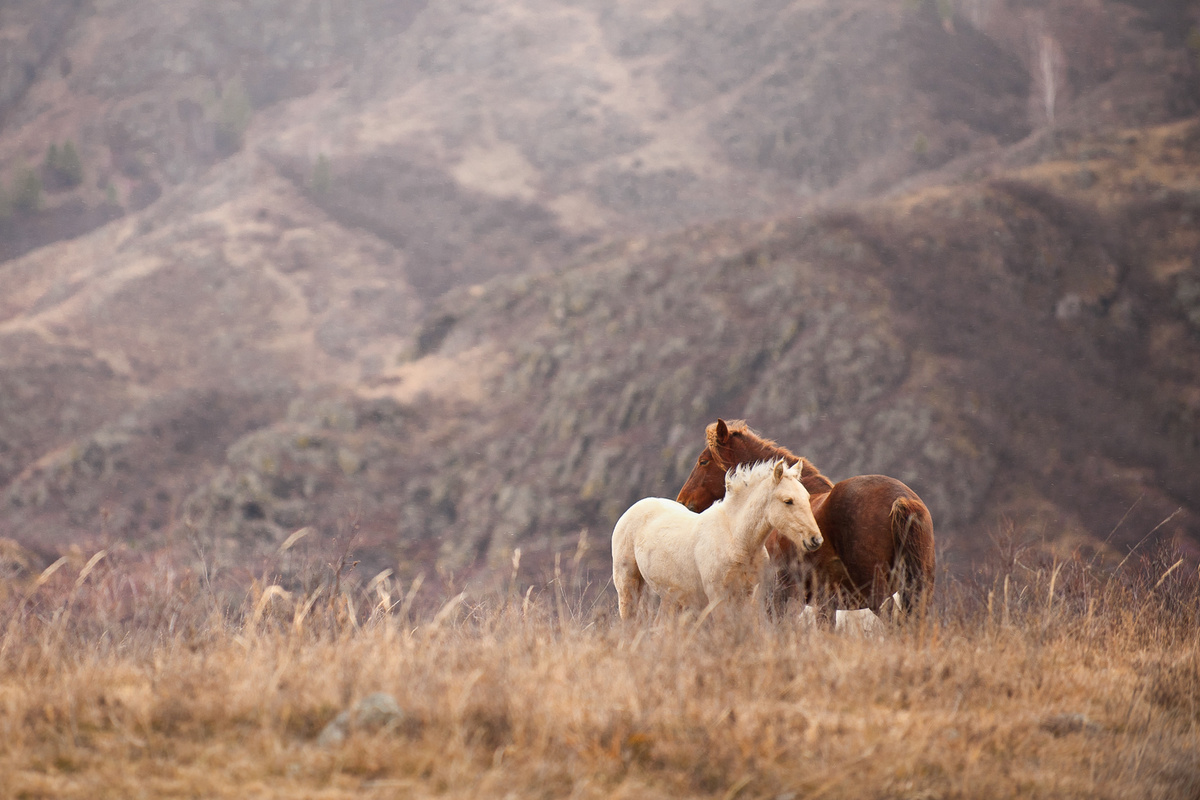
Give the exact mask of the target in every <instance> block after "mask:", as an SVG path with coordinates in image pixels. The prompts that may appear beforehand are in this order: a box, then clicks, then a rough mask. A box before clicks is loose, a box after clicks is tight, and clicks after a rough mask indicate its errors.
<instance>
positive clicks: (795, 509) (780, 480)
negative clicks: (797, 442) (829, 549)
mask: <svg viewBox="0 0 1200 800" xmlns="http://www.w3.org/2000/svg"><path fill="white" fill-rule="evenodd" d="M800 470H801V464H800V463H797V464H796V465H795V466H794V467H789V466H788V465H787V462H785V461H782V460H780V461H776V462H775V465H774V468H773V469H772V472H771V477H770V479H769V480H770V483H771V484H772V486H771V498H770V500H768V501H767V522H769V523H770V524H771V527H772V528H774V529H775V530H777V531H779V533H780V534H781V535H782V536H783V537H784V538H786V539H789V540H791V542H792V543H793V544H795V545H796V546H797V547H799V548H800V549H801V550H802V551H807V552H810V553H811V552H812V551H814V550H816V549H817V548H818V547H820V546H821V542H822V541H823V539H822V538H821V530H820V529H819V528H818V527H817V520H816V517H814V516H813V510H812V505H811V504H810V502H809V494H808V489H805V488H804V484H803V483H801V482H800Z"/></svg>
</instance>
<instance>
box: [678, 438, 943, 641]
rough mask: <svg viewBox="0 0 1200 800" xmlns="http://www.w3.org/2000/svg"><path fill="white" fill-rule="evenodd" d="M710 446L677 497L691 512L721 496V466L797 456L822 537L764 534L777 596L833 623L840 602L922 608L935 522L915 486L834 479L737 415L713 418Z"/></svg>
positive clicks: (929, 586)
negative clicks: (795, 540)
mask: <svg viewBox="0 0 1200 800" xmlns="http://www.w3.org/2000/svg"><path fill="white" fill-rule="evenodd" d="M705 433H706V438H707V441H708V443H707V445H706V446H705V448H704V450H703V451H701V453H700V456H699V458H697V459H696V466H695V467H693V468H692V474H691V475H689V476H688V479H687V482H686V483H684V485H683V489H681V490H680V492H679V496H678V498H676V499H677V500H678V501H679V502H680V503H683V504H684V505H685V506H687V507H688V508H689V509H691V510H692V511H697V512H699V511H703V510H704V509H705V508H708V507H709V506H710V505H712V504H713V503H714V502H716V501H717V500H719V499H720V498H721V497H723V496H724V494H725V472H726V470H728V469H730V468H732V467H735V466H737V465H738V464H744V463H747V462H755V461H768V460H771V459H775V458H784V459H787V461H788V463H789V464H795V463H797V462H800V463H801V464H802V465H803V466H802V467H801V473H800V481H801V483H803V484H804V485H805V488H807V489H808V491H809V493H810V494H811V495H812V497H811V502H812V510H813V515H814V516H815V517H816V519H817V526H818V527H819V528H820V529H821V535H822V537H823V538H824V543H823V544H822V545H821V547H820V548H818V549H817V550H816V552H813V553H803V554H802V553H800V552H799V551H798V550H797V549H796V547H795V545H793V544H791V543H790V542H788V541H786V540H784V539H782V538H781V537H778V536H769V537H768V538H767V542H766V547H767V552H768V553H769V555H770V558H771V563H772V564H774V565H775V568H776V576H777V581H778V594H777V596H776V601H777V602H783V603H786V601H787V599H788V598H790V597H793V596H798V595H799V592H800V589H801V587H803V589H804V600H805V602H806V603H810V604H814V605H816V610H817V617H818V619H819V620H820V621H821V623H822V624H824V625H826V626H832V625H833V623H834V619H835V612H836V610H837V609H838V608H843V609H847V610H852V609H860V608H869V609H871V611H873V612H874V613H875V614H879V611H880V608H881V607H882V606H883V604H884V603H885V602H886V601H887V600H888V599H889V598H890V597H891V596H892V595H893V594H895V593H896V592H897V591H899V593H900V608H901V610H902V611H903V612H905V613H909V612H912V611H913V610H915V609H917V608H919V607H920V606H921V604H922V603H923V602H924V601H925V599H926V596H927V595H928V594H929V593H931V592H932V591H933V582H934V574H933V568H934V553H933V520H932V518H931V517H930V515H929V509H928V508H927V507H926V506H925V504H924V503H923V502H921V498H919V497H917V494H916V492H914V491H913V490H912V489H910V488H908V487H907V486H905V485H904V484H903V483H901V482H900V481H898V480H896V479H895V478H889V477H887V476H885V475H859V476H857V477H854V478H847V479H846V480H844V481H840V482H838V483H836V484H834V483H831V482H830V481H829V479H828V478H826V477H825V476H824V475H822V474H821V473H820V471H819V470H818V469H817V468H816V467H815V466H813V465H812V463H811V462H809V461H808V459H805V458H799V457H797V456H795V455H793V454H792V453H791V452H789V451H788V450H787V449H786V448H784V447H781V446H780V445H778V444H776V443H775V442H772V441H770V440H769V439H763V438H762V437H760V436H759V435H758V434H756V433H755V432H754V431H752V430H750V429H749V428H748V427H746V423H745V422H743V421H741V420H736V421H732V422H728V423H727V422H725V420H722V419H718V420H717V421H716V422H714V423H713V424H711V425H709V426H708V428H707V430H706V431H705Z"/></svg>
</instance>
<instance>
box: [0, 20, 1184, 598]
mask: <svg viewBox="0 0 1200 800" xmlns="http://www.w3.org/2000/svg"><path fill="white" fill-rule="evenodd" d="M0 187H2V191H0V259H2V260H0V539H9V540H12V541H13V542H15V543H16V544H17V549H15V550H12V551H13V552H18V551H20V552H21V553H23V554H24V555H22V556H21V557H20V559H16V558H15V557H14V560H13V561H12V565H7V562H6V566H5V569H6V570H8V569H18V568H19V569H31V570H36V569H37V568H38V566H37V565H38V564H42V565H44V563H48V562H49V561H50V560H53V559H54V558H57V557H58V554H60V553H63V552H68V551H69V550H70V548H72V547H77V548H82V550H84V551H87V550H88V549H89V548H98V547H101V546H106V547H115V546H124V547H126V548H128V549H129V550H131V551H140V552H146V553H162V554H164V557H169V558H173V559H176V560H178V561H179V562H180V563H183V564H188V565H190V564H193V563H195V562H197V561H203V562H204V563H205V567H206V569H208V568H211V569H214V570H218V571H227V572H228V573H229V574H231V575H235V576H237V575H241V573H240V572H239V571H240V570H248V571H250V572H254V571H257V570H260V569H270V570H272V571H276V572H282V573H287V572H288V570H289V569H292V568H293V567H292V566H291V565H290V562H288V561H287V558H290V557H291V556H290V555H288V556H286V557H284V556H279V555H278V549H279V546H280V544H281V543H282V542H284V541H285V540H287V539H288V537H289V536H291V535H292V534H293V533H294V532H295V531H297V530H299V529H304V528H310V529H311V531H312V532H311V533H310V534H309V535H307V536H305V537H304V538H303V539H302V540H301V543H300V544H299V545H297V547H296V548H295V551H297V552H300V551H305V549H306V548H307V552H308V553H310V554H311V553H326V552H332V551H334V550H336V549H337V548H338V547H344V546H345V544H346V542H347V540H350V539H352V548H353V551H354V553H355V557H356V558H359V559H361V560H362V562H363V566H362V567H361V568H360V569H361V570H362V572H364V573H367V572H369V571H370V570H375V571H378V570H381V569H384V568H393V569H396V570H397V571H398V572H400V573H401V574H406V575H415V574H418V573H421V572H427V573H430V574H432V573H433V572H434V571H437V572H439V573H441V574H446V575H448V574H450V573H455V574H457V575H459V576H471V575H477V574H480V575H483V574H490V573H491V572H493V571H495V570H500V574H507V570H509V569H511V563H512V554H513V551H514V549H515V548H518V547H519V548H521V549H522V551H523V553H524V558H525V560H524V562H523V564H524V565H525V568H526V569H527V570H530V571H531V572H530V574H537V570H545V569H548V568H549V567H548V565H550V564H552V563H553V558H554V556H555V554H556V553H565V554H567V555H568V556H570V557H578V558H580V559H586V560H587V564H589V565H591V566H593V567H595V569H596V570H597V572H598V574H601V575H602V574H604V572H605V571H606V569H607V566H606V559H607V540H608V536H609V533H610V532H611V526H612V523H613V522H614V521H615V519H616V517H617V516H618V515H619V514H620V513H621V512H622V511H623V510H624V509H625V508H626V507H627V506H628V505H629V504H630V503H632V502H633V501H635V500H636V499H638V498H640V497H643V496H647V495H664V496H671V497H673V496H674V495H675V493H676V492H677V491H678V489H679V487H680V485H681V484H682V482H683V479H684V478H685V477H686V475H687V473H688V471H689V470H690V468H691V464H692V462H693V460H694V458H695V455H696V453H697V452H698V450H699V449H700V447H701V446H702V443H703V430H704V426H705V425H706V424H707V423H708V422H711V421H713V420H714V419H715V418H716V417H717V416H724V417H727V418H746V419H747V421H748V422H749V424H750V425H751V426H752V427H754V428H755V429H757V430H759V431H760V432H762V433H764V434H765V435H768V436H770V437H772V438H775V439H777V440H779V441H780V442H781V443H783V444H785V445H787V446H788V447H789V448H790V449H792V450H794V451H795V452H797V453H801V454H804V455H806V456H807V457H809V458H810V459H811V460H812V461H814V462H815V463H816V464H817V465H818V466H819V467H820V468H821V469H822V471H824V472H825V473H826V474H828V475H829V476H830V477H831V478H833V479H834V480H838V479H842V478H846V477H849V476H851V475H854V474H861V473H871V472H881V473H886V474H890V475H893V476H895V477H898V478H900V479H902V480H904V481H906V482H907V483H909V484H910V485H911V486H912V487H913V488H914V489H915V490H916V491H917V492H918V493H919V494H920V495H921V496H922V497H923V498H924V499H925V500H926V502H927V503H928V504H929V506H930V508H931V509H932V511H933V515H934V521H935V526H936V530H937V535H938V538H939V541H940V542H941V543H942V545H943V546H944V548H945V552H944V554H942V555H940V556H939V558H940V559H942V561H943V562H944V563H946V564H948V565H950V567H951V568H952V569H955V570H965V569H968V568H969V567H970V565H971V564H972V562H974V561H977V560H979V559H981V558H983V557H985V555H986V554H987V553H988V552H990V550H991V549H992V547H993V544H992V537H993V536H995V535H996V534H997V533H998V532H1000V531H1003V530H1005V529H1007V528H1008V527H1010V526H1011V527H1012V528H1013V529H1014V530H1015V531H1016V532H1017V534H1018V535H1019V536H1021V537H1032V538H1033V539H1035V540H1037V541H1039V542H1044V543H1045V545H1046V546H1047V547H1051V548H1055V549H1058V550H1060V551H1062V552H1064V553H1065V552H1069V551H1070V549H1071V548H1075V547H1080V548H1084V549H1085V550H1095V551H1098V552H1100V553H1101V554H1109V555H1111V554H1116V555H1117V557H1120V555H1122V554H1124V553H1125V552H1127V551H1128V550H1129V548H1130V547H1132V546H1134V545H1135V544H1136V543H1138V542H1139V540H1141V539H1143V537H1146V536H1147V534H1151V535H1150V537H1149V539H1150V543H1149V544H1146V545H1142V546H1143V547H1151V546H1156V543H1158V542H1166V543H1170V544H1172V545H1173V546H1176V547H1178V548H1180V549H1181V550H1182V551H1183V552H1184V553H1185V554H1187V555H1189V556H1190V557H1191V558H1192V559H1196V558H1197V557H1198V556H1200V9H1198V8H1197V7H1196V6H1195V4H1194V3H1189V2H1182V0H1177V1H1175V2H1171V1H1169V0H1063V2H1058V3H1053V4H1050V3H1038V2H1027V1H1023V0H955V1H954V2H949V1H947V2H941V1H940V0H939V2H924V1H923V0H903V1H898V2H888V3H879V2H876V1H875V0H838V1H835V0H811V1H809V2H786V3H785V2H774V1H771V0H754V1H753V2H705V3H695V2H671V1H670V0H664V2H655V3H633V2H618V3H611V2H607V3H606V2H590V1H589V0H519V1H518V2H392V1H388V2H385V1H384V0H348V1H347V2H342V3H332V2H329V0H300V1H299V2H296V1H289V2H282V1H281V0H252V2H241V3H233V2H216V3H214V2H200V0H195V1H194V2H193V1H192V0H179V1H178V2H172V3H166V4H163V3H153V2H149V0H96V1H95V2H92V3H84V2H82V1H81V0H54V1H53V2H48V1H47V0H10V2H6V3H4V4H2V5H0ZM1152 531H1153V533H1151V532H1152ZM581 532H586V535H585V536H584V537H583V539H582V541H583V542H584V544H583V545H582V546H581V545H580V541H581ZM10 549H12V548H9V549H4V550H3V552H5V553H7V552H9V550H10ZM292 552H293V551H289V553H292ZM300 554H301V555H303V552H301V553H300ZM2 557H3V558H8V556H2ZM18 562H20V563H18ZM264 565H265V566H264ZM370 574H374V573H373V572H372V573H370Z"/></svg>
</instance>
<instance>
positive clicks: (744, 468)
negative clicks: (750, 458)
mask: <svg viewBox="0 0 1200 800" xmlns="http://www.w3.org/2000/svg"><path fill="white" fill-rule="evenodd" d="M781 461H782V462H783V466H784V467H787V466H788V463H787V461H785V460H784V459H782V458H773V459H771V460H770V461H755V462H754V463H749V462H747V463H745V464H738V465H737V466H736V467H734V468H733V469H731V470H730V471H729V472H727V473H726V475H727V476H729V478H730V483H731V484H732V486H731V487H730V488H732V489H735V490H736V489H740V488H742V487H745V486H749V485H750V484H751V483H753V482H754V481H756V480H761V479H762V478H765V477H766V476H767V475H768V474H769V473H771V472H773V471H774V470H775V465H776V464H778V463H779V462H781Z"/></svg>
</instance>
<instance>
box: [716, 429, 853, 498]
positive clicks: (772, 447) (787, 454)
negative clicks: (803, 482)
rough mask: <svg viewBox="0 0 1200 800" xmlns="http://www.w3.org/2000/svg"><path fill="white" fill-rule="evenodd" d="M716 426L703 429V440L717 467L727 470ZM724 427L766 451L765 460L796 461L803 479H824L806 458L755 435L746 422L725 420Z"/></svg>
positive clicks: (831, 484) (770, 440)
mask: <svg viewBox="0 0 1200 800" xmlns="http://www.w3.org/2000/svg"><path fill="white" fill-rule="evenodd" d="M718 424H719V423H718V422H713V423H710V424H709V425H708V427H706V428H705V429H704V440H705V442H706V443H707V444H708V450H709V452H710V453H712V455H713V457H714V458H715V459H716V461H717V463H718V465H719V466H721V467H722V468H723V469H724V468H727V465H726V464H724V463H723V461H724V459H722V458H721V456H720V447H721V445H720V443H719V442H718V441H717V425H718ZM725 427H726V429H728V431H729V435H730V436H742V437H744V438H746V439H749V440H750V441H751V442H752V443H753V444H754V445H756V446H757V447H760V448H762V449H763V450H767V451H768V454H767V455H766V456H765V458H766V459H771V458H785V459H787V462H788V464H789V465H791V464H795V463H796V462H797V461H799V462H800V464H801V467H800V474H801V475H802V476H804V477H810V476H819V477H821V478H825V476H824V475H822V474H821V470H819V469H817V466H816V465H815V464H813V463H812V462H811V461H809V460H808V459H807V458H805V457H804V456H798V455H796V454H795V453H793V452H792V451H791V450H788V449H787V448H786V447H784V446H783V445H781V444H779V443H778V442H776V441H774V440H772V439H767V438H766V437H763V436H760V435H759V434H757V433H755V432H754V431H753V430H751V429H750V426H749V425H747V424H746V420H744V419H732V420H725ZM825 480H826V481H829V479H828V478H825ZM829 485H830V487H832V486H833V482H832V481H829Z"/></svg>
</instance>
